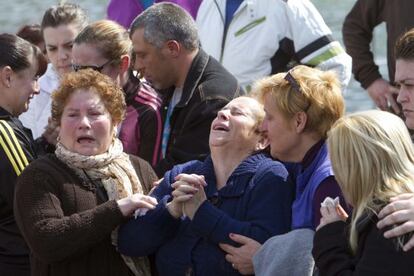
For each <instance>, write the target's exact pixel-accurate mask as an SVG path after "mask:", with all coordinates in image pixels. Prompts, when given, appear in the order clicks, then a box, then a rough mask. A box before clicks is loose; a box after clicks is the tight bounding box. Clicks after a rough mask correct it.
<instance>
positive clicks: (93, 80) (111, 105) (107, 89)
mask: <svg viewBox="0 0 414 276" xmlns="http://www.w3.org/2000/svg"><path fill="white" fill-rule="evenodd" d="M79 89H90V90H92V91H94V92H95V93H97V94H98V95H99V97H100V98H101V100H102V101H103V103H104V105H105V108H106V109H107V110H108V112H109V114H110V115H111V119H112V123H113V124H114V125H117V124H119V123H120V122H121V121H122V120H123V118H124V114H125V109H126V104H125V98H124V93H123V91H122V90H121V88H120V87H119V86H118V85H116V84H115V83H114V82H113V80H112V79H111V78H110V77H108V76H106V75H103V74H101V73H99V72H96V71H94V70H92V69H84V70H79V71H78V72H71V73H68V74H65V76H64V77H63V79H62V80H61V82H60V85H59V88H58V89H57V90H56V91H55V92H54V93H53V94H52V119H53V120H54V121H56V122H57V123H58V125H60V121H61V119H62V113H63V110H64V109H65V106H66V104H67V103H68V101H69V99H70V96H71V95H72V94H73V92H75V91H76V90H79Z"/></svg>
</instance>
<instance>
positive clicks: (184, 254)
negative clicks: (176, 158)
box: [118, 154, 293, 275]
mask: <svg viewBox="0 0 414 276" xmlns="http://www.w3.org/2000/svg"><path fill="white" fill-rule="evenodd" d="M180 173H195V174H199V175H204V176H205V179H206V182H207V184H208V185H207V187H205V193H206V196H207V199H208V200H207V201H205V202H204V203H203V204H202V205H201V206H200V207H199V209H198V210H197V212H196V213H195V215H194V218H193V220H192V221H191V220H190V219H189V218H181V219H174V218H173V217H172V216H171V215H170V214H169V212H168V210H167V208H166V203H167V202H168V201H170V200H171V192H172V188H171V184H172V183H174V177H175V176H176V175H178V174H180ZM287 177H288V173H287V171H286V169H285V167H284V166H283V165H282V164H281V163H279V162H277V161H274V160H272V159H271V158H269V157H268V156H266V155H264V154H255V155H252V156H250V157H248V158H246V159H245V160H244V161H243V162H242V163H241V164H240V165H239V166H238V167H237V168H236V169H235V170H234V172H233V173H232V175H231V176H230V177H229V179H228V181H227V183H226V185H225V186H224V187H223V188H222V189H220V190H218V191H217V189H216V177H215V174H214V167H213V163H212V160H211V158H210V157H208V158H207V159H206V160H205V161H204V162H200V161H191V162H188V163H185V164H182V165H177V166H175V167H174V168H173V169H172V170H171V171H169V172H167V173H166V174H165V176H164V180H163V181H162V183H160V185H159V186H158V187H157V189H156V190H155V191H154V193H153V195H154V196H155V197H156V198H157V199H158V201H159V204H158V206H157V207H156V209H155V210H152V211H149V212H148V213H147V214H146V215H145V216H143V217H139V218H137V219H132V220H130V221H129V222H127V223H126V224H125V225H123V226H122V227H121V228H120V229H119V236H118V247H119V251H120V252H121V253H122V254H125V255H130V256H145V255H149V254H152V253H156V266H157V270H158V272H159V274H160V275H185V273H186V272H188V271H192V273H194V275H238V272H237V271H236V270H234V269H233V268H232V267H231V264H229V263H228V262H227V261H226V260H225V258H224V256H225V254H224V252H223V251H222V250H221V249H220V248H219V247H218V244H219V243H229V244H232V245H236V244H235V243H234V242H232V241H231V240H230V239H229V234H230V233H238V234H242V235H245V236H248V237H251V238H253V239H255V240H257V241H259V242H261V243H263V242H264V241H266V240H267V239H268V238H270V237H271V236H274V235H279V234H283V233H286V232H288V231H289V230H290V223H291V219H290V214H291V204H292V199H293V185H292V184H291V183H290V182H288V181H287Z"/></svg>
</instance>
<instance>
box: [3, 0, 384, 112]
mask: <svg viewBox="0 0 414 276" xmlns="http://www.w3.org/2000/svg"><path fill="white" fill-rule="evenodd" d="M58 2H59V1H57V0H11V1H7V0H2V3H1V4H0V26H1V27H0V32H12V33H15V32H16V31H17V30H18V28H19V27H20V26H21V25H23V24H28V23H37V22H39V21H40V20H41V17H42V15H43V12H44V11H45V10H46V9H47V8H48V7H49V6H51V5H54V4H56V3H58ZM72 2H73V3H77V4H79V5H81V6H82V7H83V8H84V9H86V10H87V11H88V14H89V16H90V18H91V20H97V19H101V18H104V16H105V12H106V5H107V4H108V2H109V0H72ZM312 2H313V3H314V4H315V6H316V7H317V8H318V10H319V11H320V12H321V14H322V16H323V17H324V19H325V21H326V23H327V24H328V26H329V27H330V28H331V29H332V31H333V36H334V37H335V38H336V39H338V40H339V41H340V42H341V43H342V35H341V29H342V23H343V20H344V17H345V15H346V14H347V13H348V11H349V10H350V9H351V7H352V5H353V4H354V2H355V0H313V1H312ZM385 45H386V37H385V30H384V27H383V26H382V27H380V28H378V29H377V30H376V35H375V41H374V42H373V47H374V52H375V53H376V62H377V64H378V65H380V70H381V73H383V75H384V76H387V73H386V72H387V68H386V58H385V57H386V47H385ZM345 98H346V108H347V112H354V111H357V110H365V109H371V108H373V107H374V105H373V103H372V101H371V100H370V99H369V97H368V96H367V93H366V92H365V91H363V90H362V89H361V88H360V86H359V83H357V82H355V81H354V80H352V82H351V83H350V85H349V88H348V92H347V94H346V95H345Z"/></svg>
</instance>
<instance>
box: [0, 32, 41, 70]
mask: <svg viewBox="0 0 414 276" xmlns="http://www.w3.org/2000/svg"><path fill="white" fill-rule="evenodd" d="M32 56H33V57H34V58H35V59H37V63H38V70H37V73H36V75H37V76H41V75H43V74H44V73H45V72H46V68H47V59H46V57H45V56H44V55H43V53H42V52H41V51H40V49H39V48H38V47H37V46H36V45H33V44H32V43H30V42H28V41H27V40H25V39H23V38H21V37H18V36H17V35H13V34H7V33H3V34H0V67H4V66H10V68H11V69H13V71H15V72H19V71H22V70H25V69H27V68H29V67H30V66H31V65H32V63H31V59H30V58H31V57H32Z"/></svg>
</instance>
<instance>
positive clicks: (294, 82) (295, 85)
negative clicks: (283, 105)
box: [285, 69, 302, 93]
mask: <svg viewBox="0 0 414 276" xmlns="http://www.w3.org/2000/svg"><path fill="white" fill-rule="evenodd" d="M291 71H292V69H291V70H289V71H288V72H287V73H286V75H285V80H287V82H288V83H289V84H290V86H292V88H293V90H295V91H296V92H299V93H302V90H301V89H300V85H299V83H298V82H297V80H296V79H295V78H294V77H293V76H292V74H291V73H290V72H291Z"/></svg>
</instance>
